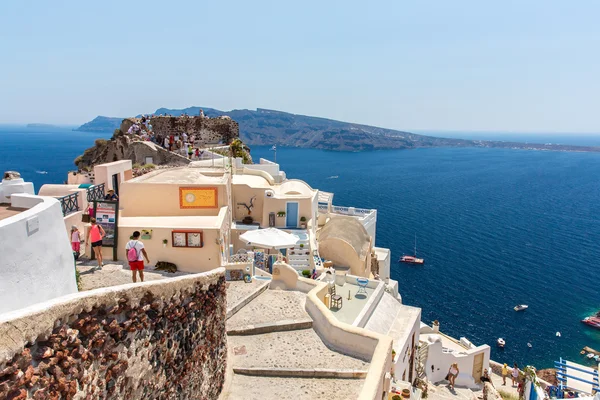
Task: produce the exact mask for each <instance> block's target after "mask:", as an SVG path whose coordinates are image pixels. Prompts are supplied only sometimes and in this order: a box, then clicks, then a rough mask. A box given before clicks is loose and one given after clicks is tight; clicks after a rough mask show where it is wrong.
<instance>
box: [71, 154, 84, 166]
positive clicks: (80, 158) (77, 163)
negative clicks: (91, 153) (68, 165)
mask: <svg viewBox="0 0 600 400" xmlns="http://www.w3.org/2000/svg"><path fill="white" fill-rule="evenodd" d="M82 160H83V156H77V157H76V158H75V160H73V163H75V165H76V166H78V167H79V163H80V162H81V161H82Z"/></svg>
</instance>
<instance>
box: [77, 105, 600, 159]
mask: <svg viewBox="0 0 600 400" xmlns="http://www.w3.org/2000/svg"><path fill="white" fill-rule="evenodd" d="M200 109H202V110H203V111H204V114H205V115H206V116H208V117H220V116H229V117H231V119H233V120H234V121H236V122H237V123H238V124H239V129H240V138H241V139H242V141H243V142H244V143H246V144H248V145H250V146H257V145H280V146H289V147H305V148H317V149H326V150H337V151H362V150H379V149H415V148H420V147H498V148H511V149H526V150H558V151H600V148H599V147H582V146H565V145H550V144H530V143H527V144H525V143H516V142H501V141H482V140H463V139H446V138H438V137H433V136H424V135H417V134H414V133H410V132H404V131H397V130H393V129H385V128H378V127H374V126H369V125H361V124H353V123H349V122H341V121H335V120H332V119H327V118H318V117H309V116H306V115H297V114H290V113H286V112H282V111H275V110H267V109H262V108H258V109H256V110H232V111H220V110H216V109H214V108H208V107H189V108H186V109H183V110H175V109H168V108H159V109H158V110H156V111H155V112H154V114H155V115H160V114H163V115H172V116H179V115H182V114H184V113H185V114H188V115H198V113H199V112H200ZM120 123H121V119H120V118H108V117H97V118H95V119H94V120H93V121H91V122H88V123H87V124H84V125H82V126H81V127H79V128H77V130H90V129H91V130H96V131H105V132H112V131H113V130H114V129H116V128H118V127H119V125H120Z"/></svg>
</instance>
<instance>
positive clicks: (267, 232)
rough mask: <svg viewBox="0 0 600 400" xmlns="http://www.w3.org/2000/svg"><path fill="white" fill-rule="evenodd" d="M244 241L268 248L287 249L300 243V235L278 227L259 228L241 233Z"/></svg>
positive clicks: (241, 238) (251, 244)
mask: <svg viewBox="0 0 600 400" xmlns="http://www.w3.org/2000/svg"><path fill="white" fill-rule="evenodd" d="M240 240H241V241H242V242H246V243H248V245H249V246H256V247H263V248H267V249H285V248H288V247H292V246H294V245H295V244H296V243H298V237H297V236H295V235H292V234H290V233H287V232H284V231H282V230H279V229H277V228H267V229H258V230H255V231H248V232H246V233H244V234H242V235H240Z"/></svg>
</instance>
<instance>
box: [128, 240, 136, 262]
mask: <svg viewBox="0 0 600 400" xmlns="http://www.w3.org/2000/svg"><path fill="white" fill-rule="evenodd" d="M136 244H137V240H136V241H135V243H134V244H133V246H131V248H130V249H129V250H127V261H137V260H138V256H139V254H138V250H137V249H136V248H135V245H136Z"/></svg>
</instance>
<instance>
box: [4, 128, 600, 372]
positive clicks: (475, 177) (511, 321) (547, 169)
mask: <svg viewBox="0 0 600 400" xmlns="http://www.w3.org/2000/svg"><path fill="white" fill-rule="evenodd" d="M429 133H430V134H431V132H429ZM109 136H110V134H106V135H104V137H105V138H107V137H109ZM460 136H463V137H468V136H467V135H459V134H457V135H456V136H455V137H460ZM513 136H514V135H513ZM97 137H99V136H98V135H97V134H91V133H83V132H72V131H68V130H52V131H37V130H33V129H27V128H24V127H7V126H0V171H4V170H8V169H14V170H17V171H20V172H21V173H22V175H23V177H24V178H25V179H26V180H31V181H33V182H34V184H35V187H36V190H38V189H39V187H40V185H41V184H43V183H61V182H63V181H64V180H65V179H66V171H68V170H70V169H72V168H73V167H74V166H73V159H74V158H75V157H76V156H77V155H79V154H81V153H82V151H83V150H84V149H85V148H87V147H89V146H91V144H92V143H93V140H94V139H95V138H97ZM470 137H473V135H471V136H470ZM496 138H497V137H494V139H496ZM536 138H538V139H539V140H529V141H536V142H542V143H548V142H552V143H569V144H583V145H594V144H600V138H599V137H598V136H596V137H592V136H582V137H580V138H579V139H574V137H573V136H567V137H564V138H560V137H557V136H552V138H553V139H551V140H548V139H549V138H550V137H549V136H548V137H541V136H540V137H536ZM506 140H514V137H511V138H509V139H506ZM574 140H575V141H574ZM252 155H253V157H254V158H255V161H257V162H258V158H260V157H265V158H269V159H273V152H271V151H270V150H269V148H268V147H255V148H253V149H252ZM277 161H278V162H279V163H280V164H281V167H282V169H283V170H285V171H286V173H287V175H288V177H293V178H299V179H303V180H305V181H307V182H308V183H309V184H310V185H311V186H313V187H315V188H319V189H322V190H325V191H331V192H334V193H335V196H334V204H336V205H343V206H355V207H364V208H376V209H377V210H378V220H377V245H378V246H381V247H389V248H391V250H392V258H393V260H392V261H393V262H392V277H393V279H396V280H398V281H399V285H400V291H401V294H402V297H403V299H404V302H405V303H406V304H409V305H414V306H418V307H421V308H422V309H423V315H422V319H423V321H424V322H427V323H431V321H433V320H434V319H437V320H439V321H440V324H441V329H442V331H444V332H445V333H448V334H450V335H452V336H454V337H460V336H465V337H467V338H468V339H470V340H471V341H472V342H474V343H475V344H483V343H488V344H489V345H490V346H491V347H492V358H493V359H494V360H496V361H499V362H509V363H512V362H515V361H516V362H518V363H519V364H533V365H535V366H537V367H538V368H543V367H551V366H552V362H553V361H554V360H557V359H558V358H559V357H567V358H569V359H571V360H573V361H579V362H584V363H585V360H584V359H583V358H582V357H581V356H580V355H579V350H580V349H581V348H582V347H583V346H586V345H587V346H590V347H593V348H596V349H598V350H600V331H595V330H592V329H591V328H588V327H586V326H585V325H583V324H581V323H580V322H579V321H580V319H582V318H583V317H585V316H586V315H588V314H590V313H592V312H595V311H596V310H598V309H600V291H599V290H598V287H599V281H598V276H599V274H598V267H599V262H598V259H599V258H600V192H599V190H598V183H599V182H598V181H599V178H598V177H599V176H600V154H594V153H565V152H534V151H521V150H503V149H468V148H465V149H460V148H440V149H418V150H389V151H375V152H364V153H338V152H330V151H323V150H310V149H294V148H279V149H278V151H277ZM36 171H47V172H48V173H47V174H40V173H38V172H36ZM415 233H416V234H417V236H418V247H419V249H418V252H419V256H423V257H424V258H425V260H426V264H425V265H424V266H422V267H415V266H410V265H404V264H399V263H397V262H396V261H397V259H398V258H399V257H400V255H402V254H403V253H410V252H412V247H413V240H414V235H415ZM521 303H525V304H528V305H529V309H528V310H527V311H525V312H521V313H516V312H515V311H513V309H512V308H513V307H514V306H515V305H517V304H521ZM557 331H560V332H561V333H562V337H560V338H558V337H556V335H555V333H556V332H557ZM498 337H503V338H504V339H505V340H506V342H507V344H506V349H504V350H498V349H497V348H496V346H495V342H496V339H497V338H498ZM528 342H530V343H531V344H532V345H533V347H532V348H531V349H529V348H528V347H527V343H528Z"/></svg>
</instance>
